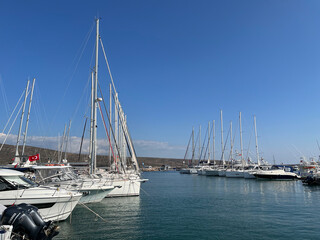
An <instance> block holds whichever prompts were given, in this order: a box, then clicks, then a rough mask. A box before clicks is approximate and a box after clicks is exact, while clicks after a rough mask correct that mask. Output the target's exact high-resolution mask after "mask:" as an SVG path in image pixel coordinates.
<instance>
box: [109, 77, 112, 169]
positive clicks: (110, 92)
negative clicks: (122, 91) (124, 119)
mask: <svg viewBox="0 0 320 240" xmlns="http://www.w3.org/2000/svg"><path fill="white" fill-rule="evenodd" d="M109 94H110V100H109V101H110V102H109V116H110V118H112V88H111V83H110V85H109ZM109 125H110V126H109V128H110V130H109V132H111V128H112V119H110V121H109ZM111 148H112V141H110V144H109V161H110V168H111V165H112V164H111V162H112V158H111Z"/></svg>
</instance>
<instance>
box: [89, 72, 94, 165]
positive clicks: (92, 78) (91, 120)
mask: <svg viewBox="0 0 320 240" xmlns="http://www.w3.org/2000/svg"><path fill="white" fill-rule="evenodd" d="M93 89H94V77H93V71H92V72H91V113H90V144H89V158H90V160H91V154H92V139H93V138H92V134H93V108H94V106H93V105H94V97H93V95H94V94H93Z"/></svg>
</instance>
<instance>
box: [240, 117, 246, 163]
mask: <svg viewBox="0 0 320 240" xmlns="http://www.w3.org/2000/svg"><path fill="white" fill-rule="evenodd" d="M239 125H240V126H239V129H240V150H241V153H240V154H241V162H242V167H244V165H245V162H244V158H243V145H242V122H241V112H240V113H239Z"/></svg>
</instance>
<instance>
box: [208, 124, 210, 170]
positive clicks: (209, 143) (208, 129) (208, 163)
mask: <svg viewBox="0 0 320 240" xmlns="http://www.w3.org/2000/svg"><path fill="white" fill-rule="evenodd" d="M208 164H210V121H209V122H208Z"/></svg>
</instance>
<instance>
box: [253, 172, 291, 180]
mask: <svg viewBox="0 0 320 240" xmlns="http://www.w3.org/2000/svg"><path fill="white" fill-rule="evenodd" d="M253 175H254V176H255V177H256V178H257V179H265V180H295V179H296V178H297V177H296V176H294V175H279V174H259V173H255V174H253Z"/></svg>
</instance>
